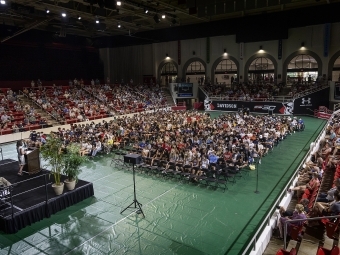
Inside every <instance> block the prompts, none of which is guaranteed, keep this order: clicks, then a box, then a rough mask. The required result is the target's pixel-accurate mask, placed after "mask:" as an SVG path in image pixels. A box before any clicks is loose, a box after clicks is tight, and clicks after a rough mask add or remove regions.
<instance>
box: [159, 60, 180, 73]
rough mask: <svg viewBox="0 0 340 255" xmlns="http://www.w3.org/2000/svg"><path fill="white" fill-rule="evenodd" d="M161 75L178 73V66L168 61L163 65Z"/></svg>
mask: <svg viewBox="0 0 340 255" xmlns="http://www.w3.org/2000/svg"><path fill="white" fill-rule="evenodd" d="M161 75H162V76H163V75H177V68H176V66H175V65H174V64H173V63H171V62H169V63H166V64H165V65H164V66H163V67H162V70H161Z"/></svg>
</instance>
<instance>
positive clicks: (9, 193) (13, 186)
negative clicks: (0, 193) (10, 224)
mask: <svg viewBox="0 0 340 255" xmlns="http://www.w3.org/2000/svg"><path fill="white" fill-rule="evenodd" d="M49 174H50V173H43V174H40V175H38V176H35V177H32V178H29V179H27V180H24V181H20V182H17V183H14V184H11V185H10V186H8V187H5V188H4V189H7V192H8V193H7V194H8V195H9V198H10V201H11V202H10V207H11V219H12V220H13V218H14V216H15V215H16V214H17V213H21V211H19V212H14V208H15V205H14V204H13V198H14V197H18V196H20V195H23V194H26V193H29V192H32V191H35V190H37V189H40V188H43V187H45V199H44V201H42V202H43V203H45V204H46V207H47V204H48V191H47V186H49V185H51V184H52V182H48V181H47V178H48V177H47V175H49ZM38 178H44V184H43V185H40V186H38V187H34V188H33V189H30V190H27V191H24V192H21V193H18V194H15V195H13V189H15V186H17V185H18V184H22V183H27V182H29V181H32V180H34V179H38ZM4 202H5V203H6V201H4ZM7 204H8V202H7ZM0 217H3V218H5V217H8V216H7V215H3V216H0Z"/></svg>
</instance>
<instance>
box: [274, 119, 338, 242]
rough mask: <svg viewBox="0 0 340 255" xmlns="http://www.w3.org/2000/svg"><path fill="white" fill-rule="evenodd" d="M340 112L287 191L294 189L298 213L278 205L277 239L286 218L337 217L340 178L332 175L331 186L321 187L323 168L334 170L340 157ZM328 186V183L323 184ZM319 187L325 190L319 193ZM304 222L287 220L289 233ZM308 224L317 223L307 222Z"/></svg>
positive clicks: (329, 170)
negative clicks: (293, 185) (294, 182)
mask: <svg viewBox="0 0 340 255" xmlns="http://www.w3.org/2000/svg"><path fill="white" fill-rule="evenodd" d="M339 136H340V115H335V116H334V117H333V119H331V120H330V122H329V125H328V127H327V130H326V137H325V138H324V139H322V140H321V142H320V144H319V149H318V150H317V151H316V152H315V153H314V154H313V155H312V157H311V159H310V161H308V162H306V163H305V164H304V165H303V168H302V169H301V170H300V171H299V177H298V180H297V183H296V186H295V187H292V188H290V189H289V190H288V192H296V193H295V195H296V197H297V198H298V201H299V203H300V204H299V205H297V207H298V210H297V211H298V213H297V212H296V211H295V212H291V211H286V210H285V209H284V208H283V207H279V209H280V216H281V218H280V219H279V221H278V226H279V230H280V238H283V226H284V223H285V222H286V221H287V220H288V219H307V218H308V217H317V216H320V217H321V216H336V215H339V214H340V178H339V177H337V176H334V181H333V183H332V184H331V186H330V187H321V185H322V180H323V177H324V174H325V171H328V173H333V174H334V170H335V169H336V168H337V167H338V164H339V162H340V156H339V155H338V154H337V153H338V149H339V148H340V137H339ZM323 184H324V185H326V186H327V182H325V183H323ZM321 188H322V189H328V190H327V191H324V192H320V190H321ZM305 223H306V222H305V221H299V222H288V235H289V234H290V232H291V229H292V227H293V226H297V227H302V225H303V224H305ZM308 224H311V225H313V224H318V223H313V222H309V223H308Z"/></svg>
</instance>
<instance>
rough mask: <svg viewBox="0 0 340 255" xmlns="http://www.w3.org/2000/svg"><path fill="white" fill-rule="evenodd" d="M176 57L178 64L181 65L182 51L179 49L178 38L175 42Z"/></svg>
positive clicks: (179, 42)
mask: <svg viewBox="0 0 340 255" xmlns="http://www.w3.org/2000/svg"><path fill="white" fill-rule="evenodd" d="M177 54H178V56H177V59H178V65H181V58H182V51H181V41H180V40H178V42H177Z"/></svg>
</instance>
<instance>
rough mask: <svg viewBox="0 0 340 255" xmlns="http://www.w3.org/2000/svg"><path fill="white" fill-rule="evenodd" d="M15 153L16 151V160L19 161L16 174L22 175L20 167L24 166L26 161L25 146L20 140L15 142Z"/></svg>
mask: <svg viewBox="0 0 340 255" xmlns="http://www.w3.org/2000/svg"><path fill="white" fill-rule="evenodd" d="M17 153H18V161H19V172H18V175H20V176H21V175H22V169H23V168H24V166H25V164H26V162H25V153H26V152H25V147H24V145H23V143H22V141H21V140H20V141H18V142H17Z"/></svg>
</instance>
